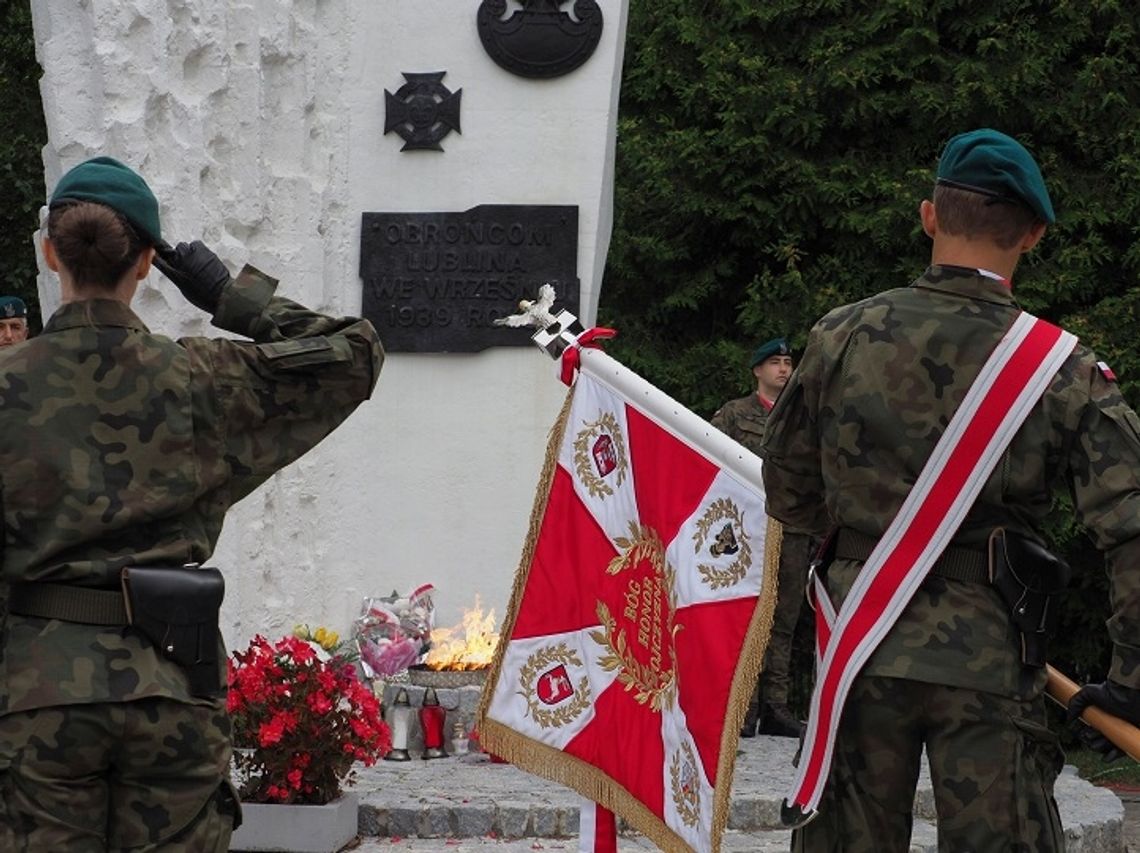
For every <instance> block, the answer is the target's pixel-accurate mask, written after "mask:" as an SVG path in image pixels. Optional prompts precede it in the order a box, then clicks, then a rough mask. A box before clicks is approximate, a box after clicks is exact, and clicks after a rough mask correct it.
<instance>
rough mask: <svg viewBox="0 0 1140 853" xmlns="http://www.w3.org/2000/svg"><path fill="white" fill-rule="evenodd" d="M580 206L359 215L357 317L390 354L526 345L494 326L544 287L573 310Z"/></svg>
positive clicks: (515, 333) (517, 334) (520, 335)
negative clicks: (371, 327) (366, 321)
mask: <svg viewBox="0 0 1140 853" xmlns="http://www.w3.org/2000/svg"><path fill="white" fill-rule="evenodd" d="M577 259H578V208H577V207H574V206H569V205H481V206H479V207H475V208H472V209H471V210H468V211H465V212H463V213H365V214H364V216H363V222H362V230H361V253H360V275H361V278H362V279H363V286H364V299H363V313H364V316H365V317H367V318H368V319H369V320H371V321H372V323H373V324H374V325H375V326H376V329H377V331H378V332H379V334H380V339H381V340H382V341H383V342H384V347H385V349H387V350H388V351H389V352H473V351H477V350H481V349H485V348H487V347H491V346H517V345H525V344H527V343H529V341H530V335H531V333H532V331H533V330H530V329H525V328H521V329H510V328H504V327H501V326H495V325H494V320H496V319H498V318H500V317H505V316H508V315H510V314H514V313H516V312H517V311H518V303H519V300H520V299H534V298H535V296H536V295H537V293H538V288H539V287H540V286H541V285H542V284H547V283H549V284H550V285H552V286H553V287H554V289H555V291H556V292H557V294H558V300H557V302H556V303H555V305H556V309H555V310H556V311H557V310H561V309H562V308H567V309H569V310H570V311H572V312H577V310H578V276H577V268H578V263H577Z"/></svg>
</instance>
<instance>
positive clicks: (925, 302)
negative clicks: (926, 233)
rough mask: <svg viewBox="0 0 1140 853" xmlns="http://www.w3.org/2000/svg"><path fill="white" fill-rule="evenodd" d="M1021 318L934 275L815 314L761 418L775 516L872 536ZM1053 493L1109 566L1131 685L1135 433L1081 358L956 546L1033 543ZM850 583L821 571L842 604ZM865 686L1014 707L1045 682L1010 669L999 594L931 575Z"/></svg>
mask: <svg viewBox="0 0 1140 853" xmlns="http://www.w3.org/2000/svg"><path fill="white" fill-rule="evenodd" d="M1018 310H1019V309H1018V308H1017V306H1016V304H1015V302H1014V300H1013V297H1012V295H1011V294H1010V291H1009V290H1008V289H1007V288H1006V287H1005V286H1004V285H1003V284H1002V283H1000V282H998V281H995V280H992V279H989V278H986V277H984V276H981V275H978V274H976V272H975V271H972V270H968V269H963V268H960V267H949V266H945V267H931V268H930V269H928V270H927V271H926V273H925V274H924V275H923V276H922V277H921V278H919V279H918V280H917V281H916V282H915V283H914V284H913V285H912V286H911V287H909V288H902V289H898V290H890V291H886V292H884V293H880V294H878V295H877V296H873V297H871V298H870V299H867V300H864V301H862V302H859V303H855V304H853V305H846V306H843V307H841V308H838V309H836V310H834V311H832V312H830V313H829V314H827V316H825V317H824V318H823V319H822V320H820V321H819V322H818V323H817V324H816V326H815V328H814V329H813V330H812V332H811V335H810V337H809V340H808V345H807V350H806V352H805V353H804V357H803V360H802V361H801V362H800V365H799V368H798V369H797V370H796V372H795V374H794V375H793V376H792V378H791V379H790V380H789V382H788V385H787V387H786V388H785V389H784V392H783V394H781V396H780V399H779V401H778V402H777V404H776V407H775V409H774V410H773V411H772V414H771V416H770V417H769V419H768V428H767V431H766V435H765V441H764V447H763V451H764V453H763V455H764V457H765V465H764V484H765V487H766V490H767V500H768V510H769V512H770V513H771V514H772V515H773V516H775V517H776V518H778V519H779V520H781V521H784V522H787V523H791V524H796V525H802V526H804V527H806V528H807V529H809V530H811V531H814V532H816V533H820V534H822V533H823V532H824V531H825V530H826V529H827V528H828V527H829V526H831V525H839V526H843V527H850V528H853V529H855V530H858V531H861V532H863V533H865V534H868V535H871V536H875V537H878V536H881V535H882V534H883V532H884V531H885V530H886V528H887V526H888V525H889V524H890V522H891V520H892V519H893V518H894V516H895V515H896V513H897V512H898V510H899V507H900V506H901V505H902V503H903V500H904V499H905V498H906V495H907V493H908V492H909V490H910V489H911V487H912V486H913V485H914V482H915V480H916V479H917V477H918V475H919V472H920V471H921V470H922V468H923V466H924V465H925V463H926V460H927V458H928V457H929V456H930V454H931V452H932V450H933V448H934V445H935V443H936V441H937V440H938V438H939V436H940V435H941V433H942V432H943V430H944V429H945V427H946V425H947V424H948V423H949V420H950V418H951V417H952V415H953V413H954V411H955V409H956V408H957V406H958V404H959V403H960V402H961V401H962V398H963V397H964V396H965V394H966V391H967V390H968V388H969V387H970V385H971V384H972V383H973V381H974V379H975V377H976V376H977V374H978V372H979V370H980V369H981V366H982V364H983V363H984V362H985V360H986V359H987V358H988V357H989V355H990V353H991V352H992V350H993V349H994V347H995V346H996V345H997V343H998V341H999V340H1000V339H1001V337H1002V336H1003V335H1004V333H1005V331H1006V330H1007V329H1008V328H1009V326H1010V325H1011V324H1012V323H1013V320H1014V319H1015V317H1016V315H1017V312H1018ZM1058 488H1064V489H1067V490H1068V491H1069V493H1070V495H1071V497H1072V502H1073V507H1074V510H1075V513H1076V515H1077V518H1078V520H1079V521H1080V522H1082V523H1083V524H1084V525H1086V527H1087V528H1088V530H1089V532H1090V534H1091V536H1092V537H1093V540H1094V541H1095V543H1096V545H1097V547H1098V548H1100V549H1101V550H1102V551H1104V552H1105V555H1106V558H1107V563H1108V571H1109V576H1110V581H1111V588H1112V606H1113V608H1114V613H1113V616H1112V619H1111V620H1109V623H1108V629H1109V634H1110V637H1111V639H1112V641H1113V643H1114V654H1113V661H1112V668H1111V672H1110V675H1111V677H1112V678H1113V679H1115V680H1117V681H1119V682H1121V683H1123V684H1127V685H1129V686H1132V687H1140V420H1138V419H1137V417H1136V415H1135V413H1133V411H1132V410H1131V409H1130V408H1129V407H1128V406H1127V404H1126V403H1125V402H1124V400H1123V398H1122V397H1121V395H1120V392H1119V390H1118V389H1117V387H1116V385H1115V383H1114V382H1112V381H1110V380H1109V379H1106V378H1105V376H1104V374H1103V373H1102V371H1101V370H1100V369H1099V368H1098V366H1097V360H1096V356H1095V355H1094V354H1093V352H1092V351H1091V350H1089V349H1088V348H1086V347H1083V346H1080V345H1078V346H1077V348H1076V350H1075V351H1074V352H1073V353H1072V355H1071V356H1070V357H1069V359H1068V360H1067V361H1066V362H1065V364H1064V366H1063V367H1062V369H1061V370H1060V371H1059V372H1058V374H1057V376H1056V377H1055V378H1054V379H1053V382H1052V384H1051V385H1050V386H1049V388H1048V389H1047V390H1046V392H1045V394H1044V396H1043V397H1042V399H1041V400H1040V401H1039V402H1038V403H1037V405H1036V407H1035V408H1034V409H1033V411H1032V412H1031V413H1030V416H1029V418H1028V419H1027V420H1026V422H1025V423H1024V424H1023V426H1022V427H1021V429H1020V430H1019V431H1018V432H1017V434H1016V435H1015V436H1014V439H1013V441H1012V443H1011V444H1010V446H1009V447H1008V448H1007V449H1006V451H1005V454H1004V456H1003V458H1002V460H1001V462H1000V463H999V465H998V467H997V468H996V470H995V471H994V473H993V474H992V475H991V476H990V478H989V479H988V481H987V482H986V484H985V486H984V488H983V490H982V493H981V495H980V497H979V498H978V500H977V501H976V503H975V504H974V506H973V508H972V509H971V510H970V512H969V513H968V514H967V516H966V519H965V521H964V522H963V524H962V526H961V528H960V529H959V531H958V534H957V535H956V537H955V539H954V542H953V544H954V545H955V546H958V547H970V548H975V549H978V550H982V549H983V548H984V547H985V542H986V539H987V537H988V535H989V533H990V531H991V530H992V529H993V528H994V527H998V526H1004V527H1006V528H1009V529H1011V530H1015V531H1018V532H1021V533H1025V534H1028V535H1033V536H1036V537H1037V538H1038V539H1040V532H1041V530H1042V527H1043V525H1044V521H1045V517H1046V515H1047V513H1048V512H1049V510H1050V507H1051V506H1052V502H1053V497H1054V492H1055V490H1056V489H1058ZM821 497H822V501H821V500H820V498H821ZM859 568H860V564H859V563H856V562H852V561H848V560H837V561H836V562H835V563H834V564H833V565H832V567H831V570H830V571H829V574H828V585H829V589H830V590H831V594H832V597H833V599H834V601H835V604H836V606H839V604H840V603H841V601H842V600H843V597H844V596H845V595H846V594H847V591H848V590H849V589H850V587H851V584H852V583H853V582H854V579H855V576H856V575H857V574H858V571H859ZM864 671H865V672H868V673H870V674H876V675H885V676H894V677H904V678H912V679H915V680H919V681H926V682H933V683H938V684H946V685H950V686H959V687H967V688H971V689H978V690H987V691H991V692H995V693H1001V694H1004V695H1012V696H1018V697H1027V696H1030V695H1034V694H1035V693H1036V692H1037V691H1039V690H1040V688H1041V687H1042V686H1043V683H1044V673H1043V671H1040V670H1033V669H1029V668H1027V667H1024V666H1022V665H1021V663H1020V658H1019V649H1018V640H1017V636H1016V633H1015V631H1014V628H1013V626H1012V624H1011V622H1010V619H1009V618H1008V612H1007V609H1006V607H1005V605H1004V604H1003V603H1002V602H1001V601H1000V599H999V598H998V596H997V594H996V592H995V591H994V590H993V589H992V588H990V587H989V586H988V585H984V584H970V583H963V582H958V581H949V580H946V579H944V578H940V577H929V578H927V580H926V581H925V583H924V584H923V586H922V588H921V589H920V590H919V591H918V593H917V594H916V595H915V597H914V598H913V599H912V601H911V603H910V605H909V606H908V607H907V608H906V610H905V612H904V613H903V615H902V617H901V618H900V619H899V621H898V622H897V623H896V625H895V627H894V629H893V630H892V631H891V632H890V634H889V635H888V636H887V637H886V638H885V639H884V641H883V643H882V644H881V645H880V646H879V648H878V649H877V651H876V652H875V654H874V656H873V657H872V658H871V660H870V661H869V662H868V664H867V666H866V668H865V670H864Z"/></svg>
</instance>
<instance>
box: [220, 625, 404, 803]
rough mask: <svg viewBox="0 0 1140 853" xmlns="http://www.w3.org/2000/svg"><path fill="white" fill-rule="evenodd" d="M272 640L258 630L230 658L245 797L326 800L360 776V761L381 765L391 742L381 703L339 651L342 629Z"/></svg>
mask: <svg viewBox="0 0 1140 853" xmlns="http://www.w3.org/2000/svg"><path fill="white" fill-rule="evenodd" d="M298 634H300V635H299V636H290V637H283V638H282V639H280V640H278V641H276V642H274V643H271V642H269V641H268V640H267V639H265V637H262V636H260V635H259V636H256V637H254V638H253V640H252V641H251V642H250V644H249V648H247V649H246V650H245V651H244V652H234V653H233V654H232V655H231V657H230V660H229V678H228V681H229V695H228V698H227V707H228V709H229V712H230V716H231V718H232V721H233V732H234V746H235V748H236V749H235V753H234V762H235V765H236V768H237V770H238V774H239V776H240V777H241V778H242V779H243V780H244V781H243V782H242V785H241V796H242V799H243V800H247V801H250V802H262V803H308V804H316V805H321V804H324V803H327V802H330V801H331V800H334V799H336V798H337V797H338V796H340V794H341V787H342V785H345V784H352V782H353V781H354V780H355V773H354V770H353V766H354V764H355V763H356V762H358V761H359V762H361V763H362V764H364V765H366V766H371V765H372V764H375V763H376V761H377V759H379V758H382V757H383V756H384V755H385V754H386V753H387V752H388V750H390V749H391V748H392V739H391V733H390V731H389V729H388V726H387V724H385V722H384V721H383V719H382V718H381V716H380V703H379V701H378V700H377V699H376V697H375V696H374V695H373V693H372V691H371V689H369V687H367V686H366V685H365V684H363V683H362V682H361V680H360V679H359V677H358V676H357V670H356V666H355V664H353V663H352V662H351V661H350V660H348V659H346V658H345V657H344V656H343V655H340V654H337V653H336V651H335V649H336V647H337V646H339V640H338V638H337V636H336V634H334V633H332V632H329V631H326V630H325V629H319V630H318V632H317V634H316V635H315V636H312V637H311V639H312V640H313V642H318V643H319V642H320V641H318V640H317V637H320V638H321V639H322V640H325V641H327V644H328V646H329V647H330V648H333V649H334V652H333V654H332V655H331V656H329V655H327V654H326V655H321V654H320V653H319V652H318V650H317V648H316V647H314V645H313V643H312V642H309V641H308V640H307V639H305V637H310V635H309V633H308V629H307V628H305V629H304V631H303V633H301V632H300V631H298Z"/></svg>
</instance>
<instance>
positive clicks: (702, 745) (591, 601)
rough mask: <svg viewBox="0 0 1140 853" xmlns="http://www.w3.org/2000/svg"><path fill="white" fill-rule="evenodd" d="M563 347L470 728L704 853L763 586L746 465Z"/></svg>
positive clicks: (639, 386)
mask: <svg viewBox="0 0 1140 853" xmlns="http://www.w3.org/2000/svg"><path fill="white" fill-rule="evenodd" d="M573 355H574V356H575V357H576V358H578V360H579V362H580V363H578V364H577V365H576V366H577V367H578V374H577V379H576V381H575V383H574V387H573V389H572V390H571V392H570V395H569V396H568V398H567V402H566V405H565V406H564V407H563V410H562V412H561V414H560V416H559V419H558V421H557V423H556V424H555V427H554V429H553V430H552V434H551V440H550V445H549V448H548V451H547V462H546V465H545V468H544V471H543V474H542V478H541V481H540V483H539V487H538V494H537V496H536V501H535V506H534V511H533V513H532V516H531V525H530V530H529V533H528V536H527V541H526V544H525V547H524V551H523V557H522V560H521V564H520V567H519V572H518V575H517V577H516V580H515V587H514V590H513V592H512V596H511V601H510V604H509V606H508V612H507V615H506V618H505V620H504V624H503V630H502V633H501V638H502V639H501V641H500V645H499V648H498V650H497V653H496V658H495V661H494V663H493V665H492V669H491V672H490V674H489V676H488V680H487V684H488V686H487V689H486V690H485V691H484V694H483V699H482V704H481V706H480V709H479V719H478V721H477V726H478V730H479V736H480V739H481V742H482V743H483V744H484V745H485V746H486V748H487V749H488V750H489V751H491V752H493V753H494V754H496V755H499V756H501V757H503V758H505V759H507V760H508V761H511V762H512V763H514V764H516V765H517V766H519V767H521V768H523V769H525V770H528V771H530V772H532V773H535V774H537V775H540V776H543V777H546V778H548V779H552V780H554V781H557V782H560V783H562V784H565V785H567V786H569V787H571V788H573V789H575V790H577V791H579V792H580V793H581V794H582V795H583V796H585V797H588V798H589V799H590V800H593V801H595V802H597V803H598V804H600V806H601V807H603V808H604V809H609V810H611V811H613V812H614V813H615V814H616V815H617V816H618V817H621V818H624V819H625V820H626V821H627V822H628V823H629V824H630V825H631V826H633V827H634V828H635V829H637V830H638V831H640V832H641V833H642V834H644V835H645V836H646V837H648V838H649V839H651V840H652V841H654V842H655V843H656V844H657V845H658V846H660V847H661V848H662V849H665V850H690V849H692V850H698V851H716V850H717V849H718V848H719V843H720V836H721V834H722V833H723V831H724V827H725V824H726V822H727V820H728V807H729V794H730V787H731V784H732V771H733V766H734V761H735V755H736V746H737V739H738V737H739V732H740V727H741V723H742V720H743V717H744V713H745V711H746V706H747V703H748V698H749V694H750V693H751V691H752V689H753V687H754V686H755V682H756V677H757V674H758V672H759V669H760V665H761V661H762V659H763V654H764V649H765V647H766V645H767V641H768V634H769V631H770V629H771V622H772V611H773V605H774V602H775V594H776V570H775V566H776V563H777V561H778V555H779V528H778V525H775V523H772V528H773V531H772V532H770V531H769V520H768V517H767V514H766V512H765V503H764V493H763V486H762V484H761V478H760V468H761V462H760V460H759V459H758V458H757V457H756V456H754V455H752V454H751V453H749V452H748V451H747V450H745V449H744V448H743V447H741V446H740V445H739V444H737V443H736V442H734V441H732V440H731V439H729V438H728V437H727V436H725V435H723V434H722V433H720V432H719V431H718V430H716V429H714V428H713V427H711V426H710V425H709V424H708V423H707V422H706V421H704V420H703V419H701V418H699V417H697V416H696V415H694V414H693V413H691V412H689V411H688V410H687V409H685V408H684V407H682V406H681V405H679V404H678V403H676V402H675V401H674V400H672V399H670V398H669V397H668V396H667V395H665V394H664V393H662V392H661V391H659V390H658V389H656V388H654V387H653V386H652V385H650V384H649V383H647V382H645V381H644V380H642V379H640V378H639V377H637V376H636V375H635V374H633V373H632V372H631V371H629V370H627V369H626V368H624V367H623V366H622V365H621V364H619V363H618V362H616V361H615V360H614V359H612V358H610V357H609V356H607V355H606V354H605V353H603V352H601V351H600V350H597V349H593V350H591V349H583V350H581V353H580V356H579V355H578V353H577V351H573ZM566 363H567V361H566V359H564V360H563V364H564V365H565V364H566Z"/></svg>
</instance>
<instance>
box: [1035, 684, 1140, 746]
mask: <svg viewBox="0 0 1140 853" xmlns="http://www.w3.org/2000/svg"><path fill="white" fill-rule="evenodd" d="M1045 669H1046V671H1047V672H1048V674H1049V680H1048V682H1047V683H1046V684H1045V692H1046V693H1047V694H1049V698H1050V699H1052V700H1053V701H1054V702H1056V703H1057V704H1058V705H1060V706H1061V707H1062V708H1068V707H1069V702H1070V701H1072V698H1073V697H1074V696H1075V695H1077V691H1078V690H1080V689H1081V688H1080V685H1078V684H1077V683H1076V682H1075V681H1073V680H1072V679H1071V678H1069V677H1068V676H1067V675H1065V674H1064V673H1063V672H1061V671H1060V670H1057V669H1054V668H1053V667H1052V666H1050V665H1048V664H1046V666H1045ZM1081 720H1083V721H1084V722H1086V723H1088V724H1089V725H1090V726H1092V727H1093V728H1094V729H1096V730H1097V731H1098V732H1100V733H1101V734H1102V735H1104V736H1105V737H1106V738H1108V739H1109V740H1110V741H1112V743H1113V744H1115V745H1116V746H1118V747H1120V749H1122V750H1124V752H1125V753H1127V754H1128V755H1129V757H1131V758H1132V759H1133V760H1135V761H1140V729H1138V728H1136V726H1134V725H1132V724H1131V723H1128V722H1125V721H1124V720H1122V719H1120V717H1114V716H1113V715H1112V714H1110V713H1108V712H1107V711H1102V710H1101V709H1100V708H1098V707H1096V705H1089V706H1088V707H1087V708H1085V710H1084V711H1083V712H1081Z"/></svg>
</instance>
